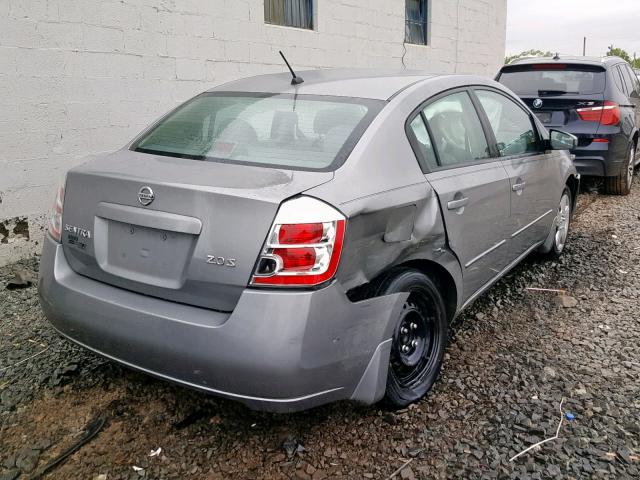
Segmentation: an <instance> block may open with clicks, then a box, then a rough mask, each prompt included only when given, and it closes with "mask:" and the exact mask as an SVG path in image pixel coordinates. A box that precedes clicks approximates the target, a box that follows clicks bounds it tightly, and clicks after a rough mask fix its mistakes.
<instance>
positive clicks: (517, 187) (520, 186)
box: [511, 182, 527, 192]
mask: <svg viewBox="0 0 640 480" xmlns="http://www.w3.org/2000/svg"><path fill="white" fill-rule="evenodd" d="M526 186H527V182H520V183H514V184H513V186H512V187H511V190H513V191H514V192H521V191H522V190H524V187H526Z"/></svg>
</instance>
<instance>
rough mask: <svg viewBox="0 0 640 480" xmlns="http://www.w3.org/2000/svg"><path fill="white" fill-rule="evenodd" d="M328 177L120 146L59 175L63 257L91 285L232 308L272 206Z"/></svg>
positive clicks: (273, 212) (245, 281)
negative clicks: (62, 197) (95, 282)
mask: <svg viewBox="0 0 640 480" xmlns="http://www.w3.org/2000/svg"><path fill="white" fill-rule="evenodd" d="M331 178H333V174H332V173H331V172H312V171H292V170H286V169H280V168H266V167H258V166H248V165H243V166H238V165H231V164H226V163H221V162H206V161H194V160H185V159H181V158H174V157H167V156H156V155H151V154H145V153H138V152H133V151H129V150H122V151H120V152H117V153H116V154H113V155H107V156H103V157H99V158H97V159H95V160H93V161H91V162H88V163H87V164H85V165H83V166H81V167H78V168H75V169H73V170H71V171H70V172H69V174H68V176H67V184H66V191H65V206H64V213H63V220H62V221H63V230H64V231H63V236H62V243H63V248H64V252H65V255H66V257H67V259H68V261H69V263H70V265H71V267H72V268H73V270H75V271H76V272H77V273H79V274H81V275H84V276H87V277H90V278H93V279H95V280H98V281H101V282H104V283H108V284H111V285H115V286H118V287H121V288H125V289H128V290H131V291H135V292H139V293H142V294H145V295H149V296H154V297H159V298H164V299H167V300H172V301H176V302H181V303H186V304H190V305H195V306H199V307H204V308H210V309H215V310H220V311H232V310H233V308H234V306H235V304H236V302H237V300H238V298H239V297H240V295H241V293H242V291H243V289H244V288H245V287H246V286H247V284H248V282H249V279H250V277H251V273H252V271H253V268H254V265H255V262H256V259H257V258H258V255H259V252H260V249H261V247H262V245H263V243H264V240H265V237H266V235H267V233H268V232H269V228H270V226H271V223H272V221H273V218H274V217H275V215H276V212H277V210H278V207H279V205H280V203H281V202H282V201H283V200H285V199H287V198H289V197H292V196H295V195H297V194H299V193H302V192H304V191H305V190H307V189H309V188H312V187H315V186H317V185H320V184H322V183H325V182H327V181H329V180H330V179H331ZM139 194H141V195H140V199H139ZM145 203H146V205H144V204H145Z"/></svg>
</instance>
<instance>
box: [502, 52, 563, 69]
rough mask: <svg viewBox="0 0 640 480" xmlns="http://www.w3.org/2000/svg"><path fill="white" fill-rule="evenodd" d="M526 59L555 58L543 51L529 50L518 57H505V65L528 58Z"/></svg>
mask: <svg viewBox="0 0 640 480" xmlns="http://www.w3.org/2000/svg"><path fill="white" fill-rule="evenodd" d="M526 57H553V53H551V52H543V51H542V50H535V49H532V50H527V51H526V52H522V53H519V54H517V55H510V56H508V57H505V59H504V63H505V65H508V64H510V63H511V62H513V61H514V60H518V59H519V58H526Z"/></svg>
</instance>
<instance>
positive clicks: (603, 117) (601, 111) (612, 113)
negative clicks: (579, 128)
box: [576, 101, 620, 125]
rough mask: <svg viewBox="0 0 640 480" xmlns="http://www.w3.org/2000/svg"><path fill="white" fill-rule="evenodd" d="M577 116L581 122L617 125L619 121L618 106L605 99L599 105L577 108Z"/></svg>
mask: <svg viewBox="0 0 640 480" xmlns="http://www.w3.org/2000/svg"><path fill="white" fill-rule="evenodd" d="M576 112H577V113H578V117H580V120H582V121H583V122H598V123H599V124H600V125H617V124H618V123H619V122H620V106H619V105H618V104H617V103H615V102H609V101H605V102H604V105H603V106H601V107H590V108H578V109H577V110H576Z"/></svg>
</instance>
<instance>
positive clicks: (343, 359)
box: [38, 236, 406, 412]
mask: <svg viewBox="0 0 640 480" xmlns="http://www.w3.org/2000/svg"><path fill="white" fill-rule="evenodd" d="M38 288H39V292H40V298H41V303H42V307H43V310H44V312H45V315H46V316H47V318H48V319H49V321H50V322H51V323H52V324H53V326H54V327H55V328H56V329H57V330H58V331H59V332H60V333H61V334H62V335H64V336H66V337H67V338H69V339H71V340H72V341H74V342H76V343H78V344H79V345H82V346H84V347H86V348H88V349H90V350H92V351H94V352H96V353H98V354H100V355H103V356H105V357H107V358H110V359H112V360H115V361H117V362H120V363H122V364H124V365H127V366H129V367H132V368H135V369H138V370H141V371H144V372H146V373H148V374H151V375H154V376H157V377H160V378H163V379H166V380H169V381H173V382H177V383H180V384H182V385H185V386H188V387H192V388H196V389H199V390H203V391H206V392H209V393H212V394H214V395H218V396H221V397H226V398H230V399H233V400H237V401H240V402H242V403H244V404H246V405H247V406H249V407H250V408H254V409H259V410H268V411H278V412H286V411H296V410H303V409H307V408H311V407H314V406H317V405H320V404H324V403H328V402H332V401H336V400H343V399H351V400H356V401H360V402H364V403H373V402H375V401H377V400H379V399H380V398H381V397H382V395H383V394H384V388H385V383H386V375H387V365H388V360H389V352H390V347H391V341H390V339H391V336H392V331H393V324H394V320H395V319H396V318H397V316H398V313H399V310H400V309H401V308H402V304H403V302H404V300H405V298H406V294H396V295H390V296H387V297H379V298H374V299H370V300H365V301H362V302H358V303H352V302H350V301H349V300H348V299H347V297H346V295H345V294H344V291H343V290H342V289H341V287H340V286H339V285H338V284H336V283H334V284H332V285H330V286H328V287H326V288H324V289H321V290H317V291H299V292H292V291H266V290H251V289H247V290H245V291H244V293H243V294H242V296H241V297H240V300H239V302H238V304H237V305H236V307H235V309H234V311H233V312H232V313H220V312H215V311H211V310H206V309H202V308H198V307H191V306H187V305H182V304H177V303H173V302H168V301H165V300H161V299H157V298H152V297H148V296H144V295H140V294H137V293H133V292H130V291H127V290H123V289H120V288H117V287H113V286H110V285H107V284H104V283H100V282H97V281H95V280H92V279H89V278H86V277H83V276H81V275H78V274H77V273H75V272H74V271H73V270H71V268H70V267H69V264H68V263H67V261H66V259H65V256H64V253H63V251H62V247H61V246H60V245H59V244H57V243H55V242H54V241H53V240H52V239H51V238H50V237H48V236H47V237H46V239H45V242H44V249H43V254H42V261H41V266H40V278H39V281H38Z"/></svg>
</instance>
